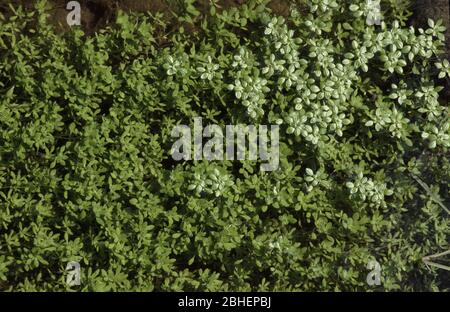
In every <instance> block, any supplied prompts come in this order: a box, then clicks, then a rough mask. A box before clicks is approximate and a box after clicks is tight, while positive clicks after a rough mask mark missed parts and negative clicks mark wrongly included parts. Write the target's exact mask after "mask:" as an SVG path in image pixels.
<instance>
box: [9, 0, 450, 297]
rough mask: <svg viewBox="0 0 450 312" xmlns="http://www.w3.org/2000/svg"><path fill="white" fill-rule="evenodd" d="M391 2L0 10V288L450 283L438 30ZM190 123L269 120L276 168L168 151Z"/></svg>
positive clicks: (448, 70) (446, 142)
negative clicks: (105, 16)
mask: <svg viewBox="0 0 450 312" xmlns="http://www.w3.org/2000/svg"><path fill="white" fill-rule="evenodd" d="M394 2H395V5H396V6H395V7H394V6H393V4H392V5H391V3H394ZM188 3H189V2H188ZM398 3H399V2H397V1H383V2H382V6H381V8H382V13H383V15H382V16H383V19H382V23H381V25H368V24H367V18H368V14H369V13H368V9H367V7H366V1H362V0H361V1H356V0H355V1H333V0H329V1H325V0H312V1H299V2H298V3H295V4H293V5H292V6H291V7H290V9H289V10H290V11H289V14H287V15H286V16H285V17H283V16H282V15H281V14H273V13H272V12H271V10H270V9H269V7H268V6H267V5H266V3H265V2H264V1H245V4H242V5H238V6H230V7H228V8H218V7H216V6H214V5H212V6H210V7H209V8H208V11H207V12H203V13H202V14H198V7H196V6H194V7H192V6H191V7H190V6H186V7H185V8H187V10H185V11H182V12H181V13H179V15H178V16H175V17H174V18H175V19H176V20H177V21H179V24H178V26H179V27H178V28H173V24H170V25H169V23H171V21H168V20H167V19H166V18H164V14H163V13H153V14H150V13H146V14H139V13H132V14H125V13H117V17H116V21H115V22H114V23H111V24H109V25H106V26H105V27H104V28H103V29H102V30H99V31H98V32H97V33H95V34H93V35H91V36H86V34H85V33H84V32H83V30H82V29H81V28H78V27H74V28H72V29H71V30H70V31H67V32H58V31H56V30H55V27H54V26H52V24H51V23H49V22H48V15H49V12H48V11H47V8H48V3H45V2H42V1H39V2H37V5H36V6H35V9H33V10H32V11H30V10H25V9H20V8H18V7H16V8H15V9H14V12H13V14H8V15H6V14H5V16H3V17H0V93H1V98H0V289H2V290H27V291H31V290H38V291H49V290H68V289H74V290H83V291H88V290H91V291H104V290H120V291H124V290H136V291H148V290H164V291H174V290H235V291H237V290H239V291H245V290H274V291H294V290H302V291H315V290H329V291H333V290H365V291H371V290H402V291H411V290H442V291H444V290H450V282H449V281H450V278H449V272H447V271H446V270H444V269H441V268H439V267H435V266H431V265H430V264H431V263H434V262H437V261H439V262H440V263H441V264H442V265H443V266H445V265H447V266H448V260H446V259H445V257H440V258H439V259H437V256H432V257H430V255H442V253H443V252H445V251H447V250H448V249H449V239H450V219H449V211H448V207H449V181H450V179H449V175H450V163H449V147H450V129H449V111H448V102H447V100H446V99H445V98H444V97H442V96H441V95H442V94H443V92H444V87H443V85H444V81H445V79H448V77H449V76H450V65H449V63H448V62H447V61H445V60H444V59H443V58H442V57H441V52H442V51H443V47H444V45H445V42H444V35H443V32H444V28H443V27H442V25H441V23H440V22H438V21H433V20H431V19H430V20H428V26H427V27H426V28H425V29H418V28H410V27H407V26H406V21H407V19H408V17H409V16H410V12H409V11H408V10H407V7H408V6H407V5H406V1H403V2H401V3H405V5H404V6H399V5H398ZM183 25H185V26H183ZM188 25H190V26H188ZM188 28H190V29H191V30H192V29H193V30H195V31H188ZM196 117H201V118H202V120H203V124H204V125H207V124H216V125H219V126H221V127H225V125H238V124H245V125H278V126H279V129H280V147H279V154H280V162H279V166H278V169H277V170H274V171H265V172H264V171H261V170H260V165H261V161H259V160H243V161H206V160H202V161H194V160H186V161H175V160H174V159H173V158H172V157H171V155H170V151H171V148H172V145H173V143H174V140H175V139H174V138H173V137H172V136H171V132H172V130H173V129H174V127H175V126H176V125H188V126H192V124H193V122H194V118H196ZM424 257H425V260H426V261H425V262H424V261H423V258H424ZM447 259H448V258H447ZM71 261H77V262H79V263H80V265H81V272H82V277H81V285H79V286H73V287H70V286H68V285H67V284H66V272H65V269H66V265H67V263H68V262H71ZM373 261H376V262H377V263H379V264H380V269H381V282H380V285H369V284H368V283H367V276H368V274H369V273H370V269H368V264H369V263H373Z"/></svg>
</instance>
